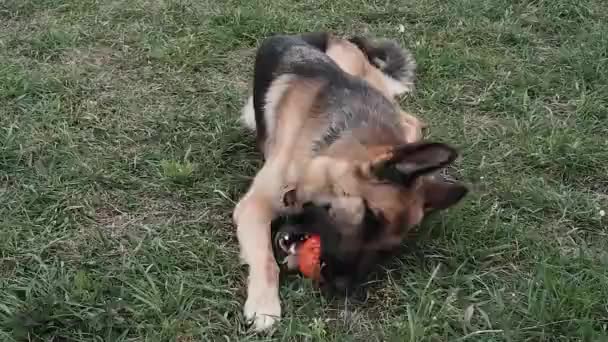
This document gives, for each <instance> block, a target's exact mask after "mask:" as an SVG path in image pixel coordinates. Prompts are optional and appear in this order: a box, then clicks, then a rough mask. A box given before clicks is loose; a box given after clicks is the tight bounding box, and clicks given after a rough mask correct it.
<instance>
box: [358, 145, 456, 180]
mask: <svg viewBox="0 0 608 342" xmlns="http://www.w3.org/2000/svg"><path fill="white" fill-rule="evenodd" d="M457 156H458V152H456V150H455V149H454V148H452V147H450V146H448V145H446V144H442V143H414V144H405V145H401V146H397V147H395V148H394V149H392V150H390V151H389V152H387V153H384V154H383V155H381V156H379V157H378V158H377V159H376V160H374V161H373V162H372V163H371V165H370V166H369V173H370V174H371V175H372V176H373V177H375V178H377V179H379V180H383V181H390V182H394V183H399V184H404V185H408V184H410V183H411V182H412V181H413V180H415V179H416V177H419V176H422V175H424V174H427V173H430V172H433V171H436V170H438V169H441V168H444V167H446V166H447V165H449V164H450V163H452V162H453V161H454V160H455V159H456V157H457Z"/></svg>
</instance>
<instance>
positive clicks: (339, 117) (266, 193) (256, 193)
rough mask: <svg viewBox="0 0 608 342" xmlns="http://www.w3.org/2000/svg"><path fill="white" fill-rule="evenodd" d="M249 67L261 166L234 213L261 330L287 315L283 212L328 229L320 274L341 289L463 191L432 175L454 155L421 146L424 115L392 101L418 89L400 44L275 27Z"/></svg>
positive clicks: (249, 313) (248, 310)
mask: <svg viewBox="0 0 608 342" xmlns="http://www.w3.org/2000/svg"><path fill="white" fill-rule="evenodd" d="M254 68H255V69H254V80H253V95H252V96H251V97H250V98H249V100H248V101H247V104H246V105H245V107H244V108H243V121H244V122H245V124H247V126H249V127H250V128H252V129H255V131H256V138H257V145H258V148H259V149H260V150H261V152H262V153H263V156H264V165H263V167H262V168H261V169H260V170H259V172H258V173H257V175H256V176H255V178H254V180H253V182H252V184H251V185H250V188H249V190H248V192H247V193H246V194H245V195H244V196H243V197H242V198H241V199H240V201H239V202H238V203H237V205H236V207H235V210H234V213H233V219H234V222H235V224H236V226H237V238H238V240H239V245H240V252H241V259H242V260H243V262H244V263H246V264H248V265H249V278H248V289H247V300H246V302H245V306H244V315H245V317H246V319H247V320H248V321H250V322H252V323H253V325H254V328H255V330H258V331H260V330H265V329H267V328H270V327H271V326H272V325H273V324H274V323H275V321H276V320H278V319H279V318H280V315H281V306H280V300H279V267H278V265H277V262H276V260H275V257H274V254H273V242H272V237H271V223H273V222H274V221H276V220H277V218H279V217H284V218H285V217H286V218H287V219H286V220H287V221H289V219H290V218H292V219H294V220H296V221H299V222H300V223H304V224H303V227H304V228H303V230H308V232H311V233H318V234H319V235H320V236H321V246H322V254H321V261H322V265H323V267H322V270H321V278H322V282H323V283H325V284H328V285H329V286H330V287H331V288H334V289H338V290H345V289H348V288H350V287H352V286H353V284H355V282H356V281H357V280H358V279H360V277H361V276H362V275H364V274H365V273H366V272H368V270H369V267H370V266H371V265H372V264H373V262H374V260H375V256H376V255H378V253H380V252H384V251H390V250H394V249H396V248H397V247H398V246H399V245H400V244H401V242H402V240H403V239H404V236H406V234H407V233H408V231H409V230H411V229H412V228H413V227H415V226H416V225H418V224H419V223H420V222H421V221H422V219H423V217H424V216H425V215H426V214H427V213H428V212H430V211H435V210H442V209H445V208H448V207H450V206H452V205H454V204H455V203H457V202H459V201H460V200H461V199H462V198H463V197H464V196H465V195H466V194H467V192H468V190H467V188H466V187H465V186H464V185H462V184H459V183H454V182H447V181H444V180H442V179H440V178H439V177H435V176H434V174H435V173H437V171H439V170H441V169H443V168H445V167H447V166H448V165H450V164H451V163H452V162H453V161H454V160H455V159H456V157H457V151H456V150H455V149H454V148H453V147H451V146H449V145H446V144H444V143H438V142H423V141H422V127H423V124H422V122H421V121H419V120H418V119H417V118H415V117H414V116H412V115H409V114H407V113H405V112H404V111H402V110H401V109H400V107H399V105H398V103H397V101H396V100H395V97H396V96H397V95H399V94H403V93H406V92H410V91H412V89H413V86H414V74H415V62H414V60H413V58H412V57H411V54H410V53H409V52H408V51H406V50H403V49H401V48H400V47H399V46H398V45H397V44H395V43H393V42H391V41H374V40H370V39H367V38H365V37H354V38H350V39H342V38H338V37H337V36H334V35H332V34H330V33H309V34H302V35H277V36H272V37H270V38H267V39H266V40H265V41H263V42H262V44H261V45H260V47H259V48H258V51H257V55H256V60H255V67H254Z"/></svg>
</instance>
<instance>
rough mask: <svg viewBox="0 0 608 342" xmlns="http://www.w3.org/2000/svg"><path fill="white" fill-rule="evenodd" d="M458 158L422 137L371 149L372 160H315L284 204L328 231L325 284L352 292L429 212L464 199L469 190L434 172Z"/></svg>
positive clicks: (308, 227) (304, 225) (305, 227)
mask: <svg viewBox="0 0 608 342" xmlns="http://www.w3.org/2000/svg"><path fill="white" fill-rule="evenodd" d="M456 157H457V152H456V150H455V149H454V148H452V147H450V146H448V145H445V144H441V143H427V142H422V143H412V144H404V145H400V146H393V147H383V148H374V149H370V150H369V157H368V158H365V159H366V160H361V159H360V158H359V159H357V160H349V159H348V158H332V157H319V159H318V160H316V161H313V162H312V163H311V166H310V170H309V171H307V172H306V173H305V174H304V175H303V177H302V179H301V181H300V182H299V183H298V184H297V185H296V186H295V189H294V190H291V191H288V192H287V193H286V194H285V197H284V202H285V204H286V205H287V206H290V207H297V208H299V209H298V211H297V213H296V214H294V215H292V219H293V220H292V222H296V221H297V225H298V227H299V228H298V229H299V230H301V231H302V232H306V233H316V234H319V235H320V236H321V244H322V248H321V249H322V255H321V260H322V265H323V267H322V271H321V275H322V281H323V282H324V283H325V285H327V286H329V287H330V288H332V289H334V290H339V291H341V292H342V291H344V290H348V289H349V288H351V287H352V286H353V285H355V284H356V282H357V281H358V280H360V279H361V277H362V276H365V275H366V274H367V273H368V271H369V270H370V267H371V266H372V265H374V263H375V262H376V258H377V256H378V254H379V253H382V252H386V251H391V250H393V249H395V248H397V247H398V246H399V245H400V244H401V242H402V240H403V238H404V236H405V235H406V234H407V233H408V231H409V230H410V229H411V228H413V227H414V226H416V225H418V224H419V223H420V222H421V221H422V220H423V218H424V217H425V215H426V214H427V213H429V212H431V211H436V210H442V209H446V208H448V207H450V206H452V205H454V204H456V203H457V202H459V201H460V200H461V199H462V198H463V197H464V196H465V195H466V194H467V192H468V190H467V188H466V187H465V186H464V185H462V184H459V183H451V182H447V181H445V180H443V179H440V178H439V177H434V176H433V174H434V173H436V172H437V171H439V170H440V169H443V168H445V167H447V166H448V165H450V164H451V163H452V162H453V161H454V160H455V159H456ZM287 220H288V221H289V217H288V218H287Z"/></svg>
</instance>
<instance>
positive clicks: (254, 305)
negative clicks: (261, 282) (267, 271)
mask: <svg viewBox="0 0 608 342" xmlns="http://www.w3.org/2000/svg"><path fill="white" fill-rule="evenodd" d="M252 290H253V291H252ZM243 313H244V315H245V319H246V320H247V322H250V323H251V324H252V326H253V329H254V330H255V331H258V332H259V331H265V330H268V329H270V328H271V327H272V326H274V324H275V323H276V322H277V321H279V320H280V319H281V302H280V300H279V296H278V293H273V290H272V289H258V290H257V291H256V289H252V288H250V291H249V296H248V297H247V300H246V301H245V308H244V310H243Z"/></svg>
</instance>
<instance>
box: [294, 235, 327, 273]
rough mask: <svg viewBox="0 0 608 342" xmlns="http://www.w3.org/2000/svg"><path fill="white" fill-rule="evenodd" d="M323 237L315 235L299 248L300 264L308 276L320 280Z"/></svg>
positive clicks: (301, 270)
mask: <svg viewBox="0 0 608 342" xmlns="http://www.w3.org/2000/svg"><path fill="white" fill-rule="evenodd" d="M320 257H321V237H320V236H318V235H313V236H311V237H310V238H308V239H307V240H306V241H304V242H303V243H302V245H300V248H298V264H299V265H298V266H299V268H300V272H301V273H302V275H304V276H305V277H306V278H311V279H314V280H319V278H320V277H321V262H320V260H319V258H320Z"/></svg>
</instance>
